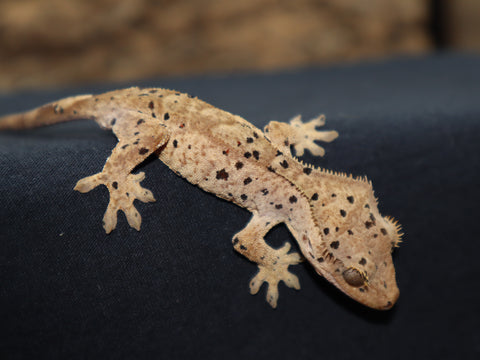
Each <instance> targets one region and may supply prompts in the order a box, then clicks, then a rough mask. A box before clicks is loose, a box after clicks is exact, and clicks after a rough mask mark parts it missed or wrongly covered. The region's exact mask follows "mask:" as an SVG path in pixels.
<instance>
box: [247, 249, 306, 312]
mask: <svg viewBox="0 0 480 360" xmlns="http://www.w3.org/2000/svg"><path fill="white" fill-rule="evenodd" d="M289 250H290V244H289V243H286V244H285V245H284V246H283V247H282V248H280V249H278V250H273V253H272V257H271V259H269V262H268V263H265V264H259V265H258V268H259V270H258V273H257V274H256V275H255V276H254V277H253V279H252V280H251V281H250V293H251V294H252V295H255V294H256V293H258V291H259V290H260V287H261V286H262V284H263V283H264V282H266V283H267V284H268V290H267V297H266V300H267V302H268V303H269V304H270V306H271V307H273V308H276V307H277V300H278V283H279V282H280V281H283V282H284V283H285V285H287V286H288V287H290V288H294V289H296V290H300V282H299V281H298V277H297V276H296V275H294V274H292V273H291V272H289V271H288V266H289V265H295V264H298V263H299V262H301V261H302V258H301V256H300V255H299V254H298V253H291V254H287V253H288V251H289Z"/></svg>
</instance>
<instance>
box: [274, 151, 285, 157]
mask: <svg viewBox="0 0 480 360" xmlns="http://www.w3.org/2000/svg"><path fill="white" fill-rule="evenodd" d="M280 155H283V153H282V152H281V151H280V150H277V155H275V156H280Z"/></svg>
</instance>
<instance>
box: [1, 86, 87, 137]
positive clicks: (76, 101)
mask: <svg viewBox="0 0 480 360" xmlns="http://www.w3.org/2000/svg"><path fill="white" fill-rule="evenodd" d="M92 97H93V95H79V96H72V97H68V98H64V99H61V100H58V101H54V102H51V103H48V104H45V105H43V106H41V107H38V108H36V109H33V110H30V111H26V112H23V113H18V114H11V115H6V116H3V117H0V130H21V129H31V128H35V127H40V126H47V125H53V124H57V123H60V122H65V121H70V120H78V119H93V118H94V117H93V114H89V113H86V112H85V109H88V108H89V107H85V106H80V105H84V104H83V103H85V102H87V101H89V100H90V99H91V98H92ZM77 107H78V109H82V110H81V111H80V110H79V111H78V112H77V111H76V110H75V108H77Z"/></svg>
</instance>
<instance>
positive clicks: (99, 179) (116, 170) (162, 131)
mask: <svg viewBox="0 0 480 360" xmlns="http://www.w3.org/2000/svg"><path fill="white" fill-rule="evenodd" d="M136 117H138V114H136V113H132V112H124V113H123V114H122V118H118V119H117V120H116V121H115V124H114V125H112V127H111V129H112V131H113V133H114V134H115V135H116V136H117V138H118V140H119V142H118V144H117V146H115V148H114V149H113V151H112V154H111V155H110V157H109V158H108V159H107V161H106V162H105V166H104V167H103V170H102V172H100V173H98V174H95V175H92V176H88V177H86V178H84V179H81V180H79V181H78V182H77V185H76V186H75V188H74V189H75V190H77V191H80V192H82V193H85V192H88V191H90V190H92V189H93V188H95V187H97V186H98V185H105V186H106V187H107V189H108V191H109V193H110V202H109V204H108V207H107V210H106V212H105V215H104V217H103V227H104V229H105V231H106V232H107V234H108V233H110V232H111V231H112V230H113V229H115V227H116V226H117V213H118V211H119V210H121V211H123V212H124V214H125V216H126V218H127V221H128V224H129V225H130V226H131V227H133V228H134V229H136V230H140V226H141V223H142V217H141V216H140V214H139V212H138V211H137V209H136V208H135V206H134V205H133V202H134V201H135V199H137V200H140V201H142V202H153V201H155V198H154V197H153V194H152V192H151V191H150V190H147V189H145V188H143V187H142V186H141V185H140V182H141V181H142V180H143V179H144V178H145V174H144V173H143V172H142V173H138V174H131V171H132V170H133V169H134V168H135V167H136V166H137V165H138V164H140V163H141V162H143V161H144V160H145V159H146V158H147V157H148V156H149V155H150V154H152V153H153V152H154V151H156V150H157V149H159V148H160V147H161V146H163V145H165V144H166V143H167V141H168V139H169V134H168V132H167V130H166V128H165V126H164V125H162V124H159V123H158V121H156V119H154V118H148V117H144V118H142V119H140V120H138V119H137V118H136Z"/></svg>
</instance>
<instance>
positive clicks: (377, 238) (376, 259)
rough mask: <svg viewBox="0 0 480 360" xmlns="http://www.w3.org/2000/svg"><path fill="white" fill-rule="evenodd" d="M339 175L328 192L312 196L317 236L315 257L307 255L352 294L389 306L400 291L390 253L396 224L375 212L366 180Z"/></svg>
mask: <svg viewBox="0 0 480 360" xmlns="http://www.w3.org/2000/svg"><path fill="white" fill-rule="evenodd" d="M341 180H342V181H341V182H340V185H339V183H338V181H337V182H336V183H334V182H332V183H331V187H330V189H328V190H327V194H328V196H327V197H325V198H323V199H318V200H319V201H318V200H317V201H311V206H312V212H313V215H314V217H315V221H316V223H317V224H318V227H319V229H318V230H319V232H320V234H321V238H322V239H321V241H320V242H317V243H316V244H312V249H311V251H312V253H313V255H314V256H313V257H312V256H310V257H309V256H306V257H307V258H308V259H309V261H310V262H311V263H312V265H313V266H314V267H315V270H316V271H317V272H318V273H319V274H320V275H322V276H324V277H325V278H326V279H327V280H328V281H330V282H331V283H333V284H334V285H335V286H337V287H338V288H339V289H340V290H342V291H343V292H344V293H345V294H347V295H349V296H350V297H352V298H353V299H355V300H357V301H359V302H360V303H362V304H364V305H366V306H369V307H371V308H374V309H378V310H387V309H390V308H391V307H392V306H393V305H394V304H395V302H396V300H397V298H398V296H399V290H398V287H397V284H396V280H395V268H394V266H393V261H392V255H391V254H392V251H393V249H394V248H395V247H397V246H398V244H399V243H400V237H401V234H400V226H399V225H398V224H397V223H396V222H395V221H394V220H393V219H391V218H389V217H383V216H381V215H380V213H379V210H378V206H377V200H376V198H375V196H374V194H373V189H372V186H371V183H370V182H368V181H366V180H364V179H361V180H357V179H352V178H348V177H346V178H344V179H341ZM345 185H347V186H345ZM328 187H329V186H327V188H328Z"/></svg>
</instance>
